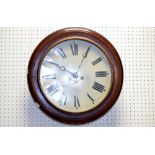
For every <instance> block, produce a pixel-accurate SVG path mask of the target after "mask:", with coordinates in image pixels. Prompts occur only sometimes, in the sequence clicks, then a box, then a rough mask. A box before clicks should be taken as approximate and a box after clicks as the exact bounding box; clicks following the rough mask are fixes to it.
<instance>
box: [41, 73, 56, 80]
mask: <svg viewBox="0 0 155 155" xmlns="http://www.w3.org/2000/svg"><path fill="white" fill-rule="evenodd" d="M42 78H43V79H44V80H48V79H56V74H50V75H45V76H42Z"/></svg>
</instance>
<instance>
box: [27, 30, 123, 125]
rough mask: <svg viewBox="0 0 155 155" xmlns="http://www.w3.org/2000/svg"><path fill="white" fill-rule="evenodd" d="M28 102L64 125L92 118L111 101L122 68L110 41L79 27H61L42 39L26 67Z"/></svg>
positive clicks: (109, 106)
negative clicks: (36, 105) (29, 98)
mask: <svg viewBox="0 0 155 155" xmlns="http://www.w3.org/2000/svg"><path fill="white" fill-rule="evenodd" d="M27 77H28V85H29V90H30V92H31V94H32V97H33V99H34V101H35V102H36V103H37V104H38V105H39V107H40V109H42V110H43V112H45V113H46V114H48V115H49V116H50V117H52V118H54V119H56V120H58V121H61V122H65V123H69V124H82V123H86V122H90V121H93V120H95V119H97V118H98V117H100V116H102V115H103V114H105V113H106V112H107V111H108V110H109V109H110V108H111V107H112V106H113V105H114V103H115V101H116V100H117V98H118V96H119V94H120V91H121V88H122V82H123V68H122V63H121V60H120V57H119V55H118V53H117V51H116V50H115V48H114V47H113V45H112V44H111V43H110V42H109V41H108V40H107V39H105V38H104V37H103V36H102V35H100V34H98V33H97V32H94V31H92V30H89V29H85V28H65V29H61V30H58V31H56V32H54V33H52V34H50V35H49V36H47V37H46V38H45V39H43V40H42V41H41V42H40V43H39V45H38V46H37V47H36V49H35V50H34V52H33V54H32V56H31V59H30V61H29V66H28V76H27Z"/></svg>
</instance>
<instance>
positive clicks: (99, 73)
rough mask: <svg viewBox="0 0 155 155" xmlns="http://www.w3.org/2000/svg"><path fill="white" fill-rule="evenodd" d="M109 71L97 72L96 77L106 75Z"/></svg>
mask: <svg viewBox="0 0 155 155" xmlns="http://www.w3.org/2000/svg"><path fill="white" fill-rule="evenodd" d="M108 74H109V73H108V72H107V71H98V72H96V77H106V76H107V75H108Z"/></svg>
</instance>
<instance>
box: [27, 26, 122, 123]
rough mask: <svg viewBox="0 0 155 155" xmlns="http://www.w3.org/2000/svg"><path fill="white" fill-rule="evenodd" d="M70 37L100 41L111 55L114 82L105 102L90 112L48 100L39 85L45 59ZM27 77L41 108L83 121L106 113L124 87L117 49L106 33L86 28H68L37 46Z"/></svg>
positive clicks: (52, 114) (68, 119) (59, 117)
mask: <svg viewBox="0 0 155 155" xmlns="http://www.w3.org/2000/svg"><path fill="white" fill-rule="evenodd" d="M70 39H80V40H86V41H89V42H91V43H93V44H94V45H96V46H97V47H98V48H100V49H101V51H102V52H103V53H104V54H105V55H106V56H107V58H108V60H109V62H110V65H111V68H112V86H111V90H110V92H109V94H108V95H107V97H106V98H105V99H104V100H103V102H102V103H101V104H99V105H98V106H97V107H95V108H94V109H91V110H89V111H86V112H80V113H71V112H66V111H62V110H60V109H58V108H56V107H55V106H53V105H52V104H50V103H49V102H48V100H47V99H46V98H45V96H44V95H43V93H42V91H41V89H40V86H39V81H38V73H39V68H40V63H41V60H42V59H43V57H44V56H45V54H46V53H47V52H48V50H49V49H50V48H52V47H54V46H55V45H57V44H58V43H60V42H62V41H65V40H70ZM27 79H28V86H29V90H30V92H31V95H32V97H33V99H34V101H35V102H36V103H37V104H38V105H39V107H40V109H41V110H43V111H44V112H45V113H46V114H48V115H49V116H50V117H52V118H54V119H56V120H58V121H61V122H64V123H68V124H83V123H86V122H90V121H93V120H95V119H97V118H98V117H100V116H102V115H103V114H105V113H106V112H107V111H108V110H109V109H110V108H111V107H112V106H113V105H114V103H115V101H116V100H117V98H118V96H119V94H120V91H121V88H122V83H123V67H122V63H121V60H120V57H119V55H118V53H117V51H116V49H115V48H114V47H113V45H112V44H111V43H110V42H109V41H108V40H107V39H105V38H104V37H103V36H102V35H100V34H99V33H97V32H95V31H92V30H89V29H86V28H65V29H61V30H58V31H56V32H54V33H52V34H50V35H49V36H47V37H46V38H45V39H43V40H42V41H41V42H40V43H39V45H38V46H37V47H36V49H35V50H34V52H33V54H32V56H31V58H30V61H29V65H28V74H27Z"/></svg>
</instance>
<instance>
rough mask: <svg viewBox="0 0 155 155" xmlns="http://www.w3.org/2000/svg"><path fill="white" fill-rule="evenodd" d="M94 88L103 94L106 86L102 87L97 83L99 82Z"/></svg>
mask: <svg viewBox="0 0 155 155" xmlns="http://www.w3.org/2000/svg"><path fill="white" fill-rule="evenodd" d="M92 88H93V89H95V90H97V91H99V92H100V93H102V92H103V90H104V86H103V85H101V84H99V83H97V82H94V85H93V87H92ZM104 91H105V90H104Z"/></svg>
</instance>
